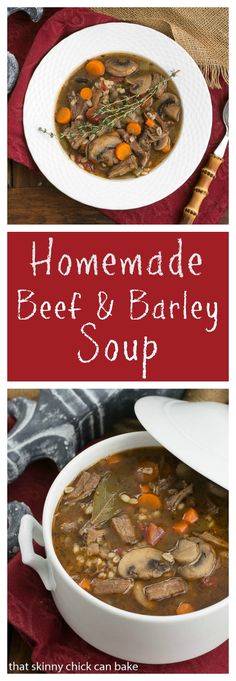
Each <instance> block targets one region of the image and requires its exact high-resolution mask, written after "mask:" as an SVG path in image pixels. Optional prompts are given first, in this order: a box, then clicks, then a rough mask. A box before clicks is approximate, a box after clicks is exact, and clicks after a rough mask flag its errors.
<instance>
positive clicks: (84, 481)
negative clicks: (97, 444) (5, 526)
mask: <svg viewBox="0 0 236 681" xmlns="http://www.w3.org/2000/svg"><path fill="white" fill-rule="evenodd" d="M227 504H228V500H227V492H226V490H224V489H223V488H221V487H218V486H217V485H215V484H214V483H212V482H210V481H209V480H207V479H206V478H204V477H203V476H201V475H199V474H198V473H196V472H195V471H193V470H192V469H191V468H189V467H188V466H186V465H185V464H184V463H181V462H180V461H178V460H177V459H176V458H175V457H174V456H173V455H172V454H170V453H169V452H167V451H166V450H164V449H161V448H160V447H158V448H156V447H149V448H143V449H133V450H127V451H125V452H122V453H118V454H113V455H111V456H109V457H106V458H105V459H102V460H101V461H99V462H98V463H96V464H95V465H94V466H91V468H89V469H88V470H85V471H83V472H82V473H80V475H79V476H78V477H77V478H76V479H75V480H73V482H72V483H71V485H68V486H67V487H66V488H65V490H64V493H63V496H62V497H61V499H60V501H59V503H58V506H57V508H56V511H55V514H54V519H53V530H52V534H53V543H54V549H55V552H56V555H57V557H58V559H59V561H60V562H61V564H62V565H63V567H64V569H65V570H66V572H68V574H69V575H70V577H71V578H72V579H73V580H74V581H75V582H76V583H77V584H79V585H80V587H82V588H83V589H85V590H87V591H89V592H90V593H91V594H93V595H94V596H96V597H97V598H99V599H101V600H103V601H105V602H106V603H109V604H111V605H113V606H116V607H117V608H122V609H123V610H130V611H133V612H136V613H140V614H150V615H180V614H184V613H190V612H192V611H194V610H199V609H201V608H204V607H206V606H208V605H212V604H213V603H216V602H217V601H220V600H221V599H223V598H225V597H226V596H227V564H228V543H227V526H228V524H227Z"/></svg>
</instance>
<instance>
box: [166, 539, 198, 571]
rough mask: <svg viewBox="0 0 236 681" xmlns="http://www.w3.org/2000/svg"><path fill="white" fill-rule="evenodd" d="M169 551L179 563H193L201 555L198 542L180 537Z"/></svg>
mask: <svg viewBox="0 0 236 681" xmlns="http://www.w3.org/2000/svg"><path fill="white" fill-rule="evenodd" d="M171 553H172V556H174V559H175V560H176V562H177V563H180V565H185V564H186V563H194V562H196V560H198V558H200V555H201V551H200V549H199V544H197V543H196V542H194V541H191V540H190V539H180V540H179V542H178V544H177V546H176V548H175V549H174V550H173V551H171Z"/></svg>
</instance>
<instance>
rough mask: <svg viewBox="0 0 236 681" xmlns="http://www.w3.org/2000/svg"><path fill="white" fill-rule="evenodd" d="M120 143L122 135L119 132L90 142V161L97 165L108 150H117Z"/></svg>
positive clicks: (107, 134) (110, 133)
mask: <svg viewBox="0 0 236 681" xmlns="http://www.w3.org/2000/svg"><path fill="white" fill-rule="evenodd" d="M119 142H120V135H119V133H118V132H109V133H106V134H104V135H101V136H100V137H95V139H94V140H93V141H92V142H90V144H89V146H88V158H89V159H90V161H96V162H97V163H98V162H99V161H101V160H102V159H103V154H104V153H105V152H107V151H108V149H115V147H117V145H118V144H119Z"/></svg>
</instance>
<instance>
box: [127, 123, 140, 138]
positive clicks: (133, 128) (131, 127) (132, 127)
mask: <svg viewBox="0 0 236 681" xmlns="http://www.w3.org/2000/svg"><path fill="white" fill-rule="evenodd" d="M126 130H127V132H128V133H129V134H130V135H135V136H136V135H140V133H141V132H142V127H141V125H140V123H137V122H136V121H130V123H128V125H127V127H126Z"/></svg>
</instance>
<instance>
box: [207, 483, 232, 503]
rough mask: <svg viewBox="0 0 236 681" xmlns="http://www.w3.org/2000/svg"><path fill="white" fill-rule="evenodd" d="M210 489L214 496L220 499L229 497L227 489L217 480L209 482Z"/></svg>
mask: <svg viewBox="0 0 236 681" xmlns="http://www.w3.org/2000/svg"><path fill="white" fill-rule="evenodd" d="M208 489H209V492H210V493H211V494H213V496H214V497H218V498H219V499H227V496H228V492H227V489H225V488H224V487H220V485H216V484H215V482H208Z"/></svg>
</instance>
